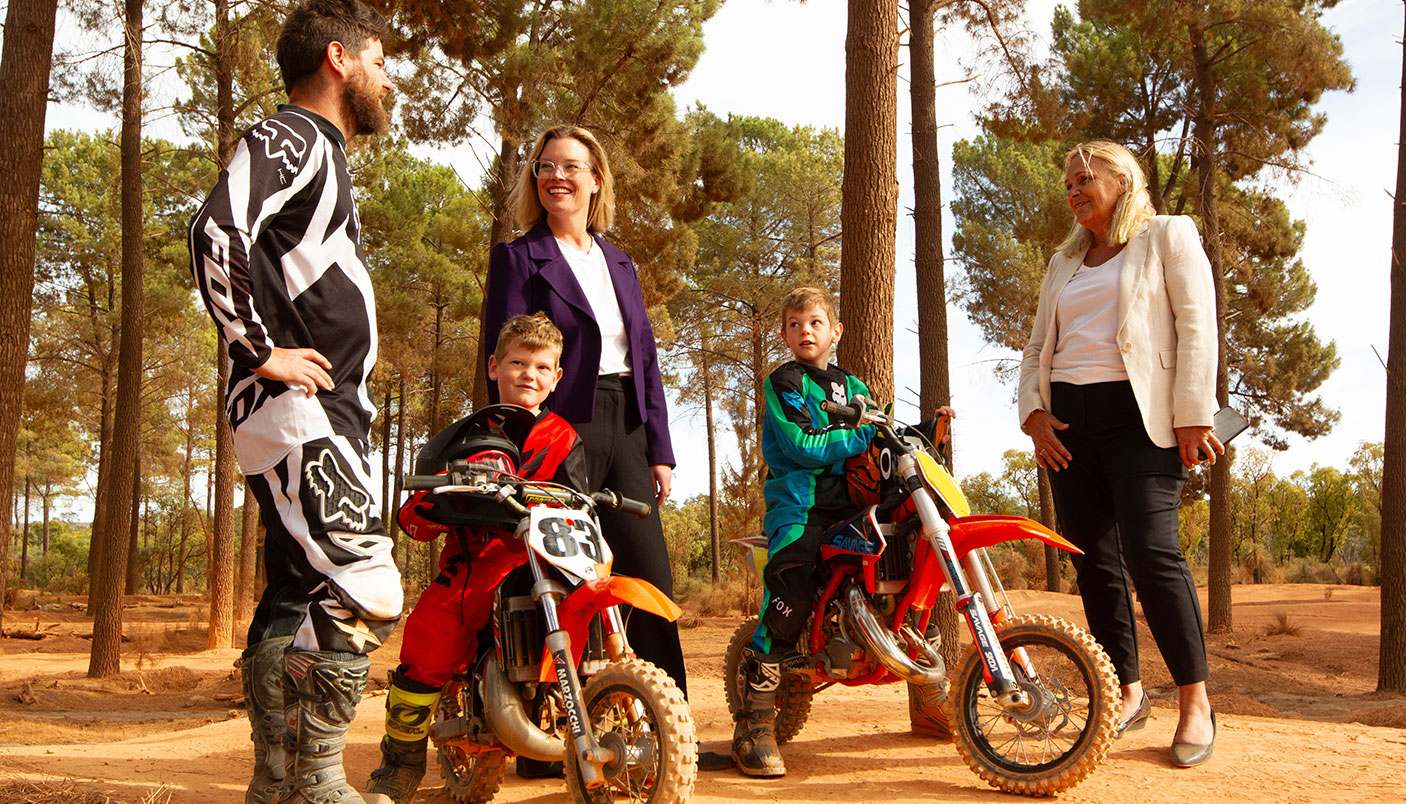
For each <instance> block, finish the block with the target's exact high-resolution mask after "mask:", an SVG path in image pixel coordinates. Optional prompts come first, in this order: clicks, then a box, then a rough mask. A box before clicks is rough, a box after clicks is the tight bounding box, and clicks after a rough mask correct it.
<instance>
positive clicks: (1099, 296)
mask: <svg viewBox="0 0 1406 804" xmlns="http://www.w3.org/2000/svg"><path fill="white" fill-rule="evenodd" d="M1122 269H1123V252H1121V251H1120V252H1118V253H1117V254H1115V255H1114V256H1113V257H1112V258H1110V259H1109V260H1108V261H1106V262H1104V263H1103V264H1102V265H1094V266H1091V265H1088V264H1087V263H1086V264H1084V265H1080V266H1079V269H1078V270H1077V271H1075V272H1074V276H1073V277H1071V278H1070V280H1069V284H1068V285H1065V286H1064V292H1063V293H1061V294H1060V295H1059V303H1058V304H1057V305H1056V306H1055V326H1056V328H1057V329H1056V333H1057V340H1056V341H1055V350H1054V356H1053V360H1052V361H1051V363H1050V382H1067V383H1072V384H1074V385H1089V384H1091V383H1096V382H1116V381H1119V380H1126V379H1128V370H1127V369H1126V368H1125V367H1124V365H1123V353H1122V352H1120V351H1119V350H1118V339H1117V335H1118V274H1119V273H1120V272H1121V271H1122Z"/></svg>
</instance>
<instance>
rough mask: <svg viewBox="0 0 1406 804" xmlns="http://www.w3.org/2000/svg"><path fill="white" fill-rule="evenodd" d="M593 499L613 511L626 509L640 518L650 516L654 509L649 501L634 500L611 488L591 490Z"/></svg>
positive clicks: (625, 510)
mask: <svg viewBox="0 0 1406 804" xmlns="http://www.w3.org/2000/svg"><path fill="white" fill-rule="evenodd" d="M591 499H592V500H595V501H596V504H597V505H604V506H605V507H606V508H609V509H610V510H612V511H624V512H625V513H627V514H634V515H635V516H637V517H639V518H640V519H644V518H645V517H647V516H649V514H650V512H651V511H653V510H654V509H653V508H651V507H650V505H649V503H645V502H640V501H639V500H632V499H630V498H629V497H625V496H622V495H620V494H617V493H615V492H613V491H611V490H610V489H601V490H600V491H593V492H591Z"/></svg>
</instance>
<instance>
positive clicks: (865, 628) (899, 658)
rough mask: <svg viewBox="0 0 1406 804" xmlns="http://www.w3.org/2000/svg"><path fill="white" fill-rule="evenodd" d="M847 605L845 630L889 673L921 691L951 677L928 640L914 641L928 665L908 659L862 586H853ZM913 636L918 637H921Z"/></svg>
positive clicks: (844, 620) (843, 608)
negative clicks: (914, 685) (880, 618)
mask: <svg viewBox="0 0 1406 804" xmlns="http://www.w3.org/2000/svg"><path fill="white" fill-rule="evenodd" d="M844 603H845V605H844V606H843V607H842V609H841V613H842V614H843V622H844V625H845V630H847V631H849V632H851V633H853V634H854V635H855V636H857V637H859V639H860V641H861V642H863V643H864V647H866V648H868V649H869V651H870V652H871V653H873V654H874V656H875V657H877V658H878V660H879V663H880V664H882V665H883V666H884V667H886V668H888V670H889V672H891V673H893V674H894V675H896V676H898V677H899V678H901V679H903V680H904V681H907V682H908V683H909V684H916V685H918V686H920V687H926V686H928V685H931V684H938V683H941V682H942V680H943V679H944V678H946V677H947V666H946V664H945V663H944V662H943V661H942V656H941V655H940V654H938V652H937V651H935V650H933V648H932V645H930V644H928V641H927V640H925V639H922V638H917V639H912V640H911V641H912V643H913V645H914V646H915V647H916V648H917V649H918V653H919V654H921V656H922V658H923V660H924V661H926V662H927V664H918V663H917V662H915V661H913V660H912V659H911V658H909V657H908V651H906V650H904V649H903V648H902V647H901V646H900V645H899V644H898V642H896V641H895V640H894V633H893V632H892V631H890V630H889V629H888V626H886V625H884V624H883V623H882V622H881V621H880V620H879V616H878V615H877V614H875V613H874V610H873V609H872V608H870V607H869V601H867V600H865V599H864V590H862V589H860V588H859V587H858V586H850V587H849V588H848V589H846V590H845V596H844ZM913 636H915V637H916V636H917V634H914V635H913Z"/></svg>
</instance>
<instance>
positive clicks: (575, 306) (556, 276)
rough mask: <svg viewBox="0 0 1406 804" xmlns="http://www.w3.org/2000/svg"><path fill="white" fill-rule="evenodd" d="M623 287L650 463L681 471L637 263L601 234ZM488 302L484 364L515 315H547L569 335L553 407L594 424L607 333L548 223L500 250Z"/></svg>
mask: <svg viewBox="0 0 1406 804" xmlns="http://www.w3.org/2000/svg"><path fill="white" fill-rule="evenodd" d="M593 236H594V237H595V240H596V243H597V245H599V246H600V249H601V252H602V253H603V254H605V262H606V265H607V266H608V267H609V269H610V277H611V279H612V280H613V283H614V285H615V298H616V300H617V301H619V303H620V314H621V316H622V317H623V318H624V320H625V334H626V336H627V337H628V339H629V341H630V371H631V373H632V374H633V375H634V382H633V383H632V384H633V385H634V388H635V396H636V400H637V401H638V403H639V410H640V415H641V416H642V417H643V419H644V431H645V435H646V436H647V438H648V440H649V446H648V448H647V454H646V458H648V460H649V465H650V466H655V465H658V464H665V465H668V466H673V465H674V447H673V442H672V441H671V440H670V438H669V411H668V406H667V403H666V402H665V399H664V382H663V380H662V379H661V377H660V376H659V353H658V351H657V349H656V347H655V344H654V328H653V327H651V326H650V324H649V315H648V313H646V312H645V309H644V294H643V292H641V290H640V280H639V277H638V276H636V274H635V264H634V262H633V261H632V260H631V259H630V257H629V256H628V255H627V254H625V252H623V251H621V250H620V249H618V248H616V247H615V246H612V245H610V244H609V243H607V242H605V240H603V239H602V238H601V236H600V235H598V234H596V235H593ZM487 294H488V299H487V303H486V304H485V305H484V321H483V333H484V343H485V345H486V348H485V350H484V360H485V361H486V360H487V359H488V358H487V356H488V355H489V354H492V345H493V344H494V343H496V342H497V333H498V332H499V331H501V330H502V329H503V324H504V322H506V321H507V320H508V319H509V318H512V317H513V316H515V315H523V314H527V313H535V312H537V311H538V310H541V311H542V312H544V313H546V314H547V316H548V317H549V318H551V319H552V322H553V323H555V324H556V325H557V328H558V329H560V330H561V334H562V340H563V345H562V353H561V368H562V373H561V382H560V383H559V384H558V385H557V389H556V391H554V392H553V393H552V396H551V399H550V400H548V405H549V406H550V407H551V409H552V411H553V412H554V413H556V414H557V415H558V416H561V417H562V418H564V419H566V420H567V421H569V422H574V423H580V422H588V421H591V419H592V418H594V416H595V408H596V377H597V376H598V375H599V373H600V351H601V341H600V327H599V326H597V325H596V318H595V314H594V313H592V312H591V304H590V302H588V301H587V300H586V293H585V291H583V290H582V289H581V283H579V282H577V281H576V276H575V275H574V274H572V273H571V266H570V265H568V264H567V262H566V257H564V256H562V253H561V248H560V247H559V246H558V245H557V241H556V238H555V237H553V236H552V231H551V229H549V228H547V222H546V220H545V219H543V220H541V221H539V222H538V223H537V225H536V226H534V227H532V231H530V232H528V233H527V234H525V235H523V236H522V237H519V238H518V239H516V240H514V241H512V242H511V243H499V244H497V245H496V246H494V247H493V252H492V256H491V257H490V258H489V261H488V290H487ZM488 398H489V399H490V400H491V401H493V402H497V401H498V388H497V386H496V385H492V384H490V385H489V386H488Z"/></svg>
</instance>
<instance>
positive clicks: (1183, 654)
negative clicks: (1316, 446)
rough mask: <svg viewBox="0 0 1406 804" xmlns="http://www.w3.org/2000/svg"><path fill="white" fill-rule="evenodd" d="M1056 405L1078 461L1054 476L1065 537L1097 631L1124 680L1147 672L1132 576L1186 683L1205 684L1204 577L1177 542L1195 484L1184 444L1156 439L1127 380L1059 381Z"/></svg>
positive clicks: (1161, 643) (1156, 634)
mask: <svg viewBox="0 0 1406 804" xmlns="http://www.w3.org/2000/svg"><path fill="white" fill-rule="evenodd" d="M1050 396H1051V399H1050V403H1051V405H1050V407H1051V408H1053V410H1051V413H1053V414H1054V416H1055V418H1057V419H1059V420H1060V421H1063V422H1065V423H1066V424H1068V425H1069V429H1068V430H1063V431H1059V432H1057V433H1056V435H1058V436H1059V439H1060V441H1061V442H1063V444H1064V446H1065V448H1066V449H1068V450H1069V452H1070V454H1072V455H1073V458H1072V459H1071V460H1070V462H1069V466H1068V467H1067V468H1065V469H1063V470H1061V471H1058V472H1051V473H1050V485H1051V486H1052V487H1053V489H1054V497H1055V509H1056V511H1057V512H1058V514H1059V521H1060V524H1061V526H1062V528H1063V530H1064V535H1065V536H1066V537H1068V538H1069V540H1070V541H1071V542H1073V543H1074V544H1075V545H1076V546H1078V547H1079V549H1081V550H1083V551H1084V555H1083V556H1075V557H1074V566H1075V567H1076V569H1077V570H1078V577H1079V593H1080V595H1081V596H1082V597H1083V599H1084V614H1085V616H1086V617H1088V621H1089V630H1090V631H1091V632H1092V633H1093V635H1094V638H1095V639H1097V640H1098V641H1099V643H1100V644H1102V645H1103V648H1104V650H1106V651H1107V652H1108V656H1109V658H1110V659H1112V660H1113V666H1114V669H1116V670H1117V671H1118V680H1119V682H1120V683H1122V684H1131V683H1133V682H1135V681H1138V680H1139V679H1140V678H1141V677H1142V676H1141V673H1140V671H1139V669H1138V651H1137V619H1136V616H1135V615H1136V612H1135V611H1134V609H1133V599H1132V595H1131V594H1130V593H1129V590H1128V584H1127V579H1126V577H1125V576H1124V567H1125V566H1126V568H1127V575H1128V576H1131V577H1132V580H1133V585H1134V586H1135V587H1136V588H1137V593H1138V599H1139V600H1140V601H1141V603H1142V611H1143V614H1144V616H1146V618H1147V626H1148V628H1149V629H1150V630H1151V631H1152V637H1153V639H1155V640H1156V641H1157V647H1158V649H1160V650H1161V652H1162V658H1163V659H1164V660H1165V661H1166V662H1167V669H1168V670H1170V671H1171V674H1172V679H1173V680H1174V681H1175V682H1176V684H1177V685H1178V686H1182V685H1186V684H1194V683H1196V682H1198V681H1205V680H1206V678H1207V677H1208V676H1209V675H1210V673H1209V670H1208V669H1207V667H1206V641H1205V636H1204V633H1203V631H1202V628H1201V606H1200V603H1199V601H1198V600H1197V598H1196V583H1195V581H1193V580H1192V579H1191V572H1190V570H1189V569H1188V568H1187V566H1186V558H1185V557H1184V556H1183V555H1182V552H1181V546H1180V544H1179V543H1178V540H1177V513H1178V510H1179V508H1180V505H1181V488H1182V484H1183V483H1184V482H1185V480H1186V468H1185V467H1184V466H1182V464H1181V459H1180V457H1179V456H1178V452H1177V449H1176V448H1175V447H1166V448H1163V447H1158V446H1157V445H1156V444H1153V443H1152V440H1151V439H1150V438H1148V437H1147V430H1146V428H1145V427H1144V426H1143V423H1142V415H1141V413H1140V412H1139V410H1138V406H1137V400H1136V399H1135V398H1134V397H1133V389H1132V386H1131V385H1130V384H1129V383H1128V382H1126V381H1123V382H1105V383H1093V384H1090V385H1071V384H1068V383H1060V382H1056V383H1051V386H1050Z"/></svg>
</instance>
